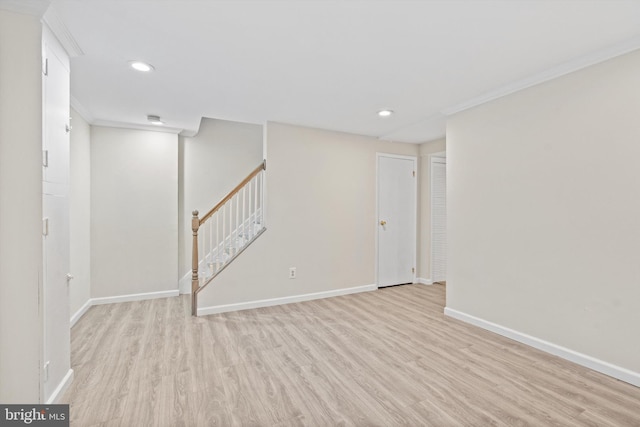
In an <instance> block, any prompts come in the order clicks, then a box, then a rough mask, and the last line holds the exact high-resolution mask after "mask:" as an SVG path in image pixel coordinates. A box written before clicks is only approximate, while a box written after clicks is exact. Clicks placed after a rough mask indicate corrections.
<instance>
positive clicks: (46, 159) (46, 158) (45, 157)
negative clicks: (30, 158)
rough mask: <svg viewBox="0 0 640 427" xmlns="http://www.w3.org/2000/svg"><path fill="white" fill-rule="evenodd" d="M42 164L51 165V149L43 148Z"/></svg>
mask: <svg viewBox="0 0 640 427" xmlns="http://www.w3.org/2000/svg"><path fill="white" fill-rule="evenodd" d="M42 166H44V167H45V168H46V167H49V150H42Z"/></svg>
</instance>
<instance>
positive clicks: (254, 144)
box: [178, 118, 264, 293]
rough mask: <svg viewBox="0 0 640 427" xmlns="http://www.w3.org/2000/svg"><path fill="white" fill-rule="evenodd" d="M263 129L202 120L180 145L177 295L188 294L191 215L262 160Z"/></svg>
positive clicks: (220, 194) (216, 120) (239, 179)
mask: <svg viewBox="0 0 640 427" xmlns="http://www.w3.org/2000/svg"><path fill="white" fill-rule="evenodd" d="M263 139H264V136H263V126H261V125H255V124H249V123H239V122H232V121H226V120H218V119H209V118H203V119H202V122H201V124H200V130H199V132H198V134H197V135H195V136H193V137H180V142H179V182H180V184H179V200H178V204H179V224H180V233H179V248H180V249H179V275H180V292H181V293H189V292H190V291H191V233H192V232H191V217H192V216H191V213H192V211H193V210H194V209H197V210H199V211H200V212H201V213H202V214H204V213H206V212H207V211H208V210H209V209H211V208H212V207H213V205H214V204H215V203H216V202H218V201H219V200H220V199H222V197H224V196H225V195H226V194H227V193H228V192H229V191H230V190H231V189H233V188H234V187H235V186H236V185H237V184H238V183H239V182H240V181H241V180H242V179H243V178H244V177H245V176H246V175H247V173H248V171H250V170H252V169H253V168H254V167H255V166H256V165H257V164H259V163H260V162H261V161H262V159H263Z"/></svg>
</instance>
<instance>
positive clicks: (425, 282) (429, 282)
mask: <svg viewBox="0 0 640 427" xmlns="http://www.w3.org/2000/svg"><path fill="white" fill-rule="evenodd" d="M416 283H420V284H421V285H433V280H431V279H424V278H422V277H418V278H416Z"/></svg>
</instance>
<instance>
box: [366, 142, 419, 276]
mask: <svg viewBox="0 0 640 427" xmlns="http://www.w3.org/2000/svg"><path fill="white" fill-rule="evenodd" d="M380 157H390V158H393V159H403V160H411V161H413V169H414V170H415V172H416V176H415V180H414V191H413V204H414V206H415V210H414V212H413V216H414V227H413V235H414V236H413V237H414V238H413V240H414V245H413V251H412V258H413V259H412V263H413V283H415V282H416V277H418V276H417V275H418V268H417V265H416V261H417V253H418V180H419V179H420V171H419V168H418V156H406V155H402V154H391V153H380V152H376V195H375V196H376V197H375V203H376V210H375V212H376V216H375V221H374V225H373V226H374V227H375V231H374V236H375V252H374V258H375V259H374V268H375V272H374V278H375V285H376V287H377V288H380V284H379V280H378V271H379V265H378V259H379V252H380V243H379V236H378V235H379V233H380V228H379V224H378V221H379V220H380V200H379V199H380V188H379V179H380V170H379V168H380Z"/></svg>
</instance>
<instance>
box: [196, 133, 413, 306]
mask: <svg viewBox="0 0 640 427" xmlns="http://www.w3.org/2000/svg"><path fill="white" fill-rule="evenodd" d="M376 152H383V153H395V154H404V155H414V156H417V155H418V146H417V145H411V144H396V143H390V142H384V141H379V140H377V139H374V138H369V137H364V136H357V135H352V134H345V133H337V132H330V131H324V130H318V129H310V128H303V127H297V126H291V125H283V124H277V123H269V124H268V125H267V211H266V213H267V222H266V226H267V231H266V233H265V234H263V235H262V236H261V237H260V238H259V239H258V240H256V242H255V243H254V244H253V245H252V246H251V247H250V248H248V249H247V250H246V251H245V252H244V253H243V254H242V256H240V257H239V258H238V259H237V260H236V261H234V262H233V263H232V264H231V265H230V266H229V267H228V268H227V269H226V270H225V271H223V272H222V273H221V274H220V275H219V276H218V277H217V278H216V279H215V280H214V282H213V283H212V284H211V285H210V286H209V287H208V288H206V289H204V290H203V291H202V292H201V293H200V294H199V295H200V302H199V306H200V307H201V308H202V307H209V306H218V305H223V304H231V303H241V302H247V301H255V300H261V299H268V298H281V297H288V296H294V295H301V294H307V293H313V292H324V291H334V290H339V289H344V288H349V287H355V286H365V285H372V284H374V283H375V261H376V253H375V233H376V230H377V221H376V217H375V215H376V203H375V200H376V194H375V188H376ZM289 267H296V268H297V278H296V279H289V278H288V273H289Z"/></svg>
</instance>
